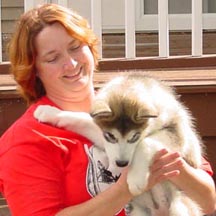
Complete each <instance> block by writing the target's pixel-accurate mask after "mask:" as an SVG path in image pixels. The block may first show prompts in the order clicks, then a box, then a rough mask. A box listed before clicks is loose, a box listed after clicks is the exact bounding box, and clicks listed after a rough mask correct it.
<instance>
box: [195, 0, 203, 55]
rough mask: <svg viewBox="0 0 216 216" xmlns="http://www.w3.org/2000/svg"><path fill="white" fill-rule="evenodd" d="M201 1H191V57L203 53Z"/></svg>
mask: <svg viewBox="0 0 216 216" xmlns="http://www.w3.org/2000/svg"><path fill="white" fill-rule="evenodd" d="M202 37H203V35H202V0H192V56H201V55H202V53H203V49H202V47H203V40H202Z"/></svg>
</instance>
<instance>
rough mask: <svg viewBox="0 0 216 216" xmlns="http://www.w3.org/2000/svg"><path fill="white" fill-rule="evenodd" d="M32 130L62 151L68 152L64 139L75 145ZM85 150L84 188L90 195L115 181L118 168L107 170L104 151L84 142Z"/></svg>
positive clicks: (95, 193)
mask: <svg viewBox="0 0 216 216" xmlns="http://www.w3.org/2000/svg"><path fill="white" fill-rule="evenodd" d="M32 131H33V132H34V133H36V134H38V135H39V136H41V137H43V138H44V139H47V140H49V141H50V142H52V143H53V144H54V145H56V146H57V147H59V148H61V149H62V150H63V151H64V152H68V148H67V147H66V146H65V145H64V144H63V143H64V142H65V141H67V142H69V143H71V144H72V145H76V142H75V141H73V140H70V139H66V138H63V137H58V136H51V135H45V134H43V133H41V132H39V131H37V130H34V129H32ZM84 148H85V152H86V154H87V156H88V158H89V164H88V169H87V175H86V186H87V187H86V188H87V191H88V192H89V194H90V195H91V196H95V195H97V194H98V193H100V192H102V191H104V190H105V189H107V188H108V187H109V186H110V184H112V183H115V182H116V181H117V180H118V178H119V176H120V170H117V169H115V170H109V168H108V167H109V164H108V158H107V156H106V154H105V152H104V151H103V150H101V149H99V148H97V147H95V146H91V147H90V148H89V147H88V145H87V144H84Z"/></svg>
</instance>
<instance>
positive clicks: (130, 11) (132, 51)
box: [125, 0, 136, 58]
mask: <svg viewBox="0 0 216 216" xmlns="http://www.w3.org/2000/svg"><path fill="white" fill-rule="evenodd" d="M125 57H126V58H135V57H136V34H135V1H131V0H126V1H125Z"/></svg>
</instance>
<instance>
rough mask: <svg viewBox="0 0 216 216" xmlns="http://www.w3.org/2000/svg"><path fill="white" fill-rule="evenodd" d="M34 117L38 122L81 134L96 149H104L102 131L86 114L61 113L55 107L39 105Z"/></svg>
mask: <svg viewBox="0 0 216 216" xmlns="http://www.w3.org/2000/svg"><path fill="white" fill-rule="evenodd" d="M34 117H35V118H36V119H38V120H39V121H40V122H43V123H48V124H51V125H54V126H56V127H59V128H64V129H66V130H69V131H73V132H75V133H78V134H81V135H83V136H85V137H87V138H88V139H89V140H91V141H92V142H93V143H95V144H96V145H97V146H98V147H100V148H104V147H103V146H104V144H103V142H104V138H103V134H102V131H101V129H100V128H99V127H98V126H97V125H96V124H95V123H94V121H93V119H92V117H91V116H90V115H89V114H88V113H85V112H70V111H62V110H60V109H58V108H56V107H52V106H49V105H41V106H39V107H38V108H37V109H36V110H35V112H34Z"/></svg>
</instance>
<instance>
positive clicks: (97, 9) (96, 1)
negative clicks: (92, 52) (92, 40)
mask: <svg viewBox="0 0 216 216" xmlns="http://www.w3.org/2000/svg"><path fill="white" fill-rule="evenodd" d="M91 28H92V29H93V31H94V32H95V34H96V35H97V36H98V38H99V47H98V52H99V58H102V56H103V53H102V14H101V0H91Z"/></svg>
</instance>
